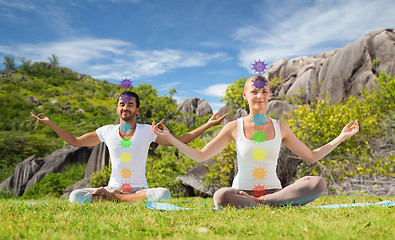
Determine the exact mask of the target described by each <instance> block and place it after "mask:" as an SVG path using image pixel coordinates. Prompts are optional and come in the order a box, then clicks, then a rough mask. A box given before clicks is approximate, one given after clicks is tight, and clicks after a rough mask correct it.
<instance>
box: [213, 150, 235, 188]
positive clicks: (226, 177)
mask: <svg viewBox="0 0 395 240" xmlns="http://www.w3.org/2000/svg"><path fill="white" fill-rule="evenodd" d="M236 156H237V152H236V146H235V144H234V143H233V142H232V143H230V144H229V145H228V146H226V148H225V149H224V150H222V152H221V153H220V154H218V155H216V156H214V157H213V160H214V161H215V162H216V164H213V165H211V166H209V165H206V167H207V169H208V173H207V175H206V185H210V184H213V185H214V186H216V187H218V188H222V187H228V186H230V185H232V179H233V177H234V174H235V173H234V163H233V160H234V159H235V158H236Z"/></svg>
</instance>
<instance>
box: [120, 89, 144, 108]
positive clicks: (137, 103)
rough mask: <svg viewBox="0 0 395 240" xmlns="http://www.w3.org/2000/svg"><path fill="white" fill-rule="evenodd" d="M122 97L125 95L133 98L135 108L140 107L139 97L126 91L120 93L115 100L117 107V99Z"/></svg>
mask: <svg viewBox="0 0 395 240" xmlns="http://www.w3.org/2000/svg"><path fill="white" fill-rule="evenodd" d="M122 95H127V96H130V97H134V98H135V99H136V108H138V107H140V99H139V95H137V93H135V92H131V91H126V92H123V93H121V94H120V95H119V97H118V98H117V105H118V102H119V98H120V97H121V96H122Z"/></svg>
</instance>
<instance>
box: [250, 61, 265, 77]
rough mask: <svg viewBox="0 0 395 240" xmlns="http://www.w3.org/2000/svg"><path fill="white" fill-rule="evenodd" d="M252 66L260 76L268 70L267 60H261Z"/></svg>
mask: <svg viewBox="0 0 395 240" xmlns="http://www.w3.org/2000/svg"><path fill="white" fill-rule="evenodd" d="M251 65H252V66H254V67H253V68H252V69H253V70H255V72H256V73H259V74H261V73H264V72H265V71H266V69H267V64H265V60H263V61H261V59H259V61H258V62H257V61H255V63H254V64H251Z"/></svg>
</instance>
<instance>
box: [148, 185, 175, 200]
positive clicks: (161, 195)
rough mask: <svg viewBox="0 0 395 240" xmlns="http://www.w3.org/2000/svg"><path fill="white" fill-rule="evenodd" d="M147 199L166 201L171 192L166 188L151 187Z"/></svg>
mask: <svg viewBox="0 0 395 240" xmlns="http://www.w3.org/2000/svg"><path fill="white" fill-rule="evenodd" d="M146 195H147V200H149V201H164V200H169V199H170V197H171V193H170V191H169V190H167V189H166V188H150V189H147V192H146Z"/></svg>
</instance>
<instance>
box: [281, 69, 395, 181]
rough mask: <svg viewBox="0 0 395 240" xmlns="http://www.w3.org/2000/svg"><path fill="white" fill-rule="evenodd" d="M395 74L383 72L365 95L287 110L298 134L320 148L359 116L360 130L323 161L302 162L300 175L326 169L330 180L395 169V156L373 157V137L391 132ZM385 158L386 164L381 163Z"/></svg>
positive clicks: (305, 140)
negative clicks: (387, 122)
mask: <svg viewBox="0 0 395 240" xmlns="http://www.w3.org/2000/svg"><path fill="white" fill-rule="evenodd" d="M394 95H395V78H394V77H391V76H387V75H386V74H384V73H382V74H380V76H379V78H378V79H377V87H376V88H374V89H372V90H365V92H364V93H363V94H362V97H363V99H362V100H359V99H357V98H356V97H354V96H350V97H349V98H348V99H347V100H345V101H344V102H340V103H337V104H333V105H332V104H331V103H330V99H329V98H327V97H326V98H325V99H322V100H318V101H317V103H312V104H311V105H310V106H308V105H300V106H299V108H298V109H296V110H294V111H293V112H292V113H289V114H287V117H286V120H285V122H286V123H287V124H288V125H289V126H290V127H291V129H292V131H293V132H294V133H295V135H296V136H297V137H298V138H299V139H300V140H301V141H302V142H304V143H305V144H306V145H307V146H309V147H310V148H318V147H320V146H322V145H324V144H325V143H327V142H329V141H331V140H332V139H334V138H336V137H337V136H338V134H339V133H340V131H341V129H342V128H343V126H345V125H346V124H347V123H348V122H349V121H351V120H354V119H356V120H358V122H359V125H360V131H359V133H358V134H357V135H355V136H353V137H351V138H349V139H347V140H346V141H344V142H343V143H342V144H341V145H339V146H338V147H337V148H335V149H334V150H333V151H332V152H331V153H330V154H329V155H328V156H327V157H325V158H324V159H322V160H320V163H321V164H320V165H314V166H312V165H307V164H302V165H301V167H300V169H299V172H298V177H300V176H303V175H306V174H310V175H319V174H321V173H326V177H327V180H334V181H342V180H344V179H346V178H348V177H352V176H355V175H364V174H370V175H374V176H383V175H387V174H388V173H390V172H392V171H393V170H394V167H395V161H391V159H393V156H392V155H391V156H388V157H387V156H383V157H382V158H379V160H378V161H376V159H374V157H373V151H372V141H373V140H374V139H380V138H382V137H384V135H385V134H386V133H387V132H388V131H386V124H385V122H386V121H385V120H388V116H392V120H390V119H389V120H390V122H392V123H391V124H393V122H394V121H393V120H394V119H393V116H394V114H393V112H394V104H395V102H394V100H393V99H395V96H394ZM379 162H382V163H384V164H378V163H379Z"/></svg>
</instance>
